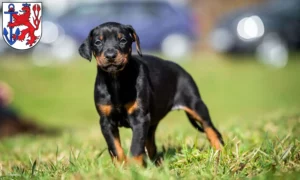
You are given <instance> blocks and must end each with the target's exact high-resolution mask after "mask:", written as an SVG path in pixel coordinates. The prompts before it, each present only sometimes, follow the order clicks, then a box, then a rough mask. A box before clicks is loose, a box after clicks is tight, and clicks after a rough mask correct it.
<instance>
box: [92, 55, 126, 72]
mask: <svg viewBox="0 0 300 180" xmlns="http://www.w3.org/2000/svg"><path fill="white" fill-rule="evenodd" d="M96 59H97V64H98V66H99V67H100V68H101V69H103V70H104V71H106V72H109V73H116V72H118V71H121V70H123V69H124V67H125V66H126V64H127V61H128V60H127V58H125V57H124V58H120V59H117V60H115V61H114V62H109V61H107V59H105V58H102V59H101V58H96Z"/></svg>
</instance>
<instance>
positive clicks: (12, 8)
mask: <svg viewBox="0 0 300 180" xmlns="http://www.w3.org/2000/svg"><path fill="white" fill-rule="evenodd" d="M2 11H3V12H2V17H3V21H2V23H3V32H2V34H3V39H4V40H5V42H6V43H7V44H8V45H10V46H11V47H13V48H15V49H29V48H31V47H33V46H35V45H36V44H37V43H38V42H39V40H40V38H41V35H42V28H41V18H42V3H35V2H34V3H17V2H16V3H2Z"/></svg>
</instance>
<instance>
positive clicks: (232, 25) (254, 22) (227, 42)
mask: <svg viewBox="0 0 300 180" xmlns="http://www.w3.org/2000/svg"><path fill="white" fill-rule="evenodd" d="M299 29H300V0H270V1H267V2H265V3H262V4H260V5H255V6H252V7H250V8H249V7H248V8H243V9H240V10H238V11H236V12H234V13H230V14H228V15H226V16H225V17H223V18H222V19H221V20H220V21H219V23H217V25H216V27H215V29H214V31H213V32H212V39H211V44H212V47H213V49H214V50H215V51H217V52H250V53H253V52H258V53H260V52H259V51H263V50H264V49H265V48H266V49H273V48H277V49H282V51H284V49H289V50H294V49H299V48H300V34H299ZM274 51H275V50H274Z"/></svg>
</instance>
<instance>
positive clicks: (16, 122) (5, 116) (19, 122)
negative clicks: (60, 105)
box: [0, 82, 57, 139]
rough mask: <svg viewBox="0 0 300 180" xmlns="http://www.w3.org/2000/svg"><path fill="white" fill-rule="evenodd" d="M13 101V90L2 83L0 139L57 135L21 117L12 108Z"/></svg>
mask: <svg viewBox="0 0 300 180" xmlns="http://www.w3.org/2000/svg"><path fill="white" fill-rule="evenodd" d="M12 99H13V93H12V89H11V88H10V87H9V85H8V84H6V83H4V82H0V139H1V138H3V137H7V136H14V135H17V134H23V133H28V134H56V133H57V132H56V130H46V129H44V128H42V127H39V126H38V125H37V124H35V123H34V122H33V120H30V119H27V118H24V117H21V116H20V115H19V114H18V112H17V111H15V110H14V109H13V108H11V107H10V103H11V102H12Z"/></svg>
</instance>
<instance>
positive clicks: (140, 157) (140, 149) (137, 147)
mask: <svg viewBox="0 0 300 180" xmlns="http://www.w3.org/2000/svg"><path fill="white" fill-rule="evenodd" d="M132 121H133V125H132V131H133V132H132V142H131V147H130V152H131V155H132V157H133V160H135V161H136V162H137V163H138V164H139V165H141V166H144V165H145V161H144V155H145V143H146V138H147V133H148V129H149V124H150V123H149V118H148V116H146V117H135V118H134V117H132Z"/></svg>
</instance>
